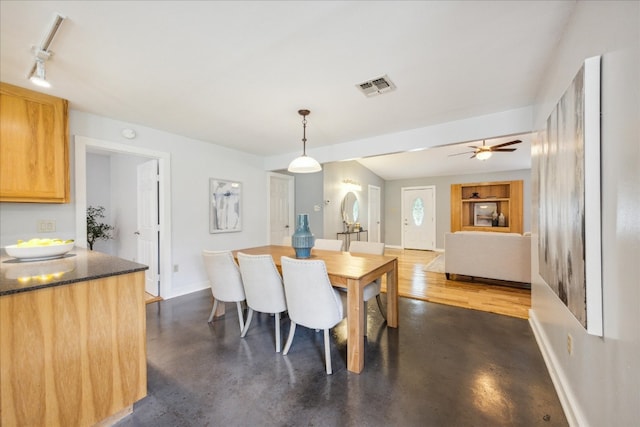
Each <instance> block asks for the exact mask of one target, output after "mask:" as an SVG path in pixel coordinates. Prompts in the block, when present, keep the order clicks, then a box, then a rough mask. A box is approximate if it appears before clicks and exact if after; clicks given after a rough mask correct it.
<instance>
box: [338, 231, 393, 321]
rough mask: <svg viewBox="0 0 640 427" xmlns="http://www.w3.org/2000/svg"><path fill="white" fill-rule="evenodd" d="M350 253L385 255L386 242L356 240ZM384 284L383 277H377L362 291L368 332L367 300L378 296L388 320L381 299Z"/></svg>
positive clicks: (377, 298)
mask: <svg viewBox="0 0 640 427" xmlns="http://www.w3.org/2000/svg"><path fill="white" fill-rule="evenodd" d="M349 253H351V254H359V253H360V254H371V255H384V243H379V242H365V241H359V240H354V241H353V242H351V244H350V245H349ZM381 284H382V278H380V277H379V278H377V279H376V280H374V281H373V282H371V283H369V284H368V285H366V286H365V287H364V289H363V291H362V299H363V300H364V312H365V316H364V330H365V333H366V330H367V316H366V313H367V301H369V300H370V299H371V298H373V297H376V301H377V303H378V308H379V309H380V314H382V317H383V318H384V320H387V313H386V311H385V310H384V308H383V307H382V300H381V299H380V289H381ZM340 289H341V290H345V291H346V289H344V288H340Z"/></svg>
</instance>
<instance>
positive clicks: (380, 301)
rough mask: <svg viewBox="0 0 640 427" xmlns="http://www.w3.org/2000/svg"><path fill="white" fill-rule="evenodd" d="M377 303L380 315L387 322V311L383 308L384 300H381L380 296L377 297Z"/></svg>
mask: <svg viewBox="0 0 640 427" xmlns="http://www.w3.org/2000/svg"><path fill="white" fill-rule="evenodd" d="M376 301H377V302H378V308H379V309H380V314H382V317H383V318H384V320H387V311H386V310H385V309H384V308H383V307H382V298H380V294H378V295H376Z"/></svg>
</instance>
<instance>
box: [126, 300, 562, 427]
mask: <svg viewBox="0 0 640 427" xmlns="http://www.w3.org/2000/svg"><path fill="white" fill-rule="evenodd" d="M383 298H384V297H383ZM399 308H400V327H399V328H398V329H393V328H387V327H386V324H385V323H383V319H382V317H381V316H380V313H379V312H378V308H377V305H376V304H375V303H373V304H369V307H368V316H369V317H368V319H369V321H368V322H369V323H368V338H367V340H366V353H365V369H364V371H363V372H362V373H361V374H360V375H358V374H353V373H350V372H348V371H347V369H346V361H345V357H346V334H347V331H346V320H343V322H342V323H340V324H339V325H338V326H337V327H336V328H335V329H334V330H333V332H332V351H331V354H332V358H333V375H326V373H325V370H324V359H323V354H324V353H323V338H322V332H318V333H317V332H315V331H312V330H308V329H306V328H303V327H298V328H297V330H296V336H295V339H294V341H293V345H292V347H291V350H290V352H289V354H288V355H287V356H282V354H281V353H276V352H275V344H274V329H273V317H270V316H269V315H264V314H258V313H256V316H254V320H253V323H252V325H251V328H250V330H249V333H248V334H247V337H246V338H240V328H239V325H238V318H237V311H236V310H235V305H233V304H227V314H226V315H225V316H224V317H223V318H220V319H217V320H215V321H214V322H213V323H211V324H208V323H207V317H208V315H209V312H210V309H211V292H210V291H208V290H207V291H200V292H196V293H193V294H190V295H186V296H182V297H178V298H174V299H171V300H168V301H161V302H158V303H154V304H149V305H148V306H147V342H148V344H147V352H148V357H147V359H148V396H147V397H145V398H144V399H142V400H141V401H139V402H138V403H136V404H135V405H134V413H133V414H132V415H130V416H128V417H127V418H125V419H124V420H122V421H121V422H120V423H118V424H117V425H118V426H566V425H567V420H566V418H565V416H564V413H563V411H562V407H561V405H560V402H559V400H558V397H557V395H556V393H555V390H554V388H553V385H552V382H551V379H550V377H549V374H548V372H547V370H546V367H545V365H544V361H543V359H542V355H541V354H540V351H539V349H538V347H537V345H536V342H535V339H534V336H533V333H532V331H531V328H530V326H529V323H528V322H527V321H526V320H522V319H516V318H512V317H506V316H501V315H497V314H491V313H486V312H480V311H474V310H468V309H463V308H457V307H450V306H445V305H438V304H433V303H428V302H424V301H418V300H412V299H405V298H400V306H399ZM288 330H289V321H288V319H287V318H286V317H285V318H284V319H283V320H282V335H283V345H284V341H285V340H286V334H287V333H288Z"/></svg>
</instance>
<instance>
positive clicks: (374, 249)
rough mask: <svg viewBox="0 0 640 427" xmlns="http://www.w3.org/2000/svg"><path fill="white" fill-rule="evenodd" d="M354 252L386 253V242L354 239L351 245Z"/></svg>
mask: <svg viewBox="0 0 640 427" xmlns="http://www.w3.org/2000/svg"><path fill="white" fill-rule="evenodd" d="M349 252H350V253H352V254H371V255H384V243H379V242H364V241H360V240H354V241H353V242H351V244H350V245H349Z"/></svg>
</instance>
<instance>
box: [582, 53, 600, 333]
mask: <svg viewBox="0 0 640 427" xmlns="http://www.w3.org/2000/svg"><path fill="white" fill-rule="evenodd" d="M601 171H602V169H601V167H600V57H599V56H594V57H592V58H588V59H587V60H586V61H585V62H584V211H585V217H584V221H585V230H586V233H585V234H586V235H585V260H584V264H585V279H586V290H585V291H586V299H587V332H588V333H589V334H591V335H597V336H602V335H603V325H602V242H601V240H602V235H601V233H602V231H601V230H602V224H601V219H600V215H601V198H600V191H601V189H600V174H601Z"/></svg>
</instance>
